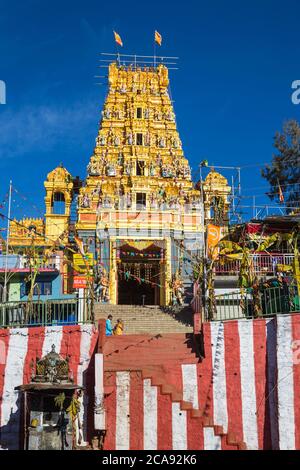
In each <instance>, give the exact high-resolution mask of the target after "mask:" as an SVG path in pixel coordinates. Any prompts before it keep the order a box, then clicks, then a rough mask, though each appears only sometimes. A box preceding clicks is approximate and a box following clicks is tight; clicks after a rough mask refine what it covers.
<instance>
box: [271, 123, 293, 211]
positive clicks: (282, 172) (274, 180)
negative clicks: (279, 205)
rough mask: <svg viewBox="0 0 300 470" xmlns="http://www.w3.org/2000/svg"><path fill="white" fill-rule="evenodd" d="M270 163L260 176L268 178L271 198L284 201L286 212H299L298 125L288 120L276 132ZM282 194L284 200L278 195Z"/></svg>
mask: <svg viewBox="0 0 300 470" xmlns="http://www.w3.org/2000/svg"><path fill="white" fill-rule="evenodd" d="M274 147H275V148H276V150H277V152H278V153H277V154H273V158H272V163H271V165H266V167H265V168H264V169H263V170H262V176H263V177H264V178H266V179H267V180H268V182H269V183H270V186H271V191H270V192H269V193H268V196H269V197H270V199H271V200H275V201H276V200H277V201H279V202H284V204H285V207H286V212H287V213H291V212H299V209H300V125H299V123H298V122H297V121H295V120H289V121H287V122H285V123H284V125H283V132H282V133H280V132H276V134H275V137H274ZM280 191H282V193H283V194H284V201H283V199H282V197H280ZM280 199H281V200H280Z"/></svg>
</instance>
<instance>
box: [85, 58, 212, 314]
mask: <svg viewBox="0 0 300 470" xmlns="http://www.w3.org/2000/svg"><path fill="white" fill-rule="evenodd" d="M108 80H109V90H108V94H107V97H106V100H105V103H104V108H103V111H102V119H101V123H100V128H99V132H98V135H97V138H96V145H95V149H94V153H93V155H92V156H91V158H90V161H89V164H88V166H87V173H88V175H87V179H86V182H85V184H84V185H83V187H82V188H81V190H80V194H79V197H78V222H77V226H76V228H77V232H78V235H79V237H80V238H81V239H83V240H84V243H85V245H86V246H87V248H88V250H89V251H90V252H92V253H93V254H94V256H95V259H96V260H97V267H98V268H97V269H98V272H99V275H100V278H101V279H104V284H105V283H106V288H105V295H104V297H103V298H102V300H104V301H109V302H110V303H112V304H142V303H145V304H147V305H151V304H152V305H161V306H164V305H169V304H170V303H172V292H173V293H174V285H175V286H176V285H177V294H176V296H177V300H178V299H179V302H184V301H185V299H186V300H188V299H187V297H188V296H189V295H191V291H192V284H193V272H192V265H191V262H190V259H188V257H187V253H188V254H189V256H190V257H193V255H194V254H197V253H199V252H200V251H201V250H202V248H203V233H204V226H203V215H202V210H201V207H202V206H201V202H200V191H198V190H196V189H194V187H193V183H192V180H191V169H190V166H189V163H188V160H187V158H185V156H184V152H183V148H182V143H181V140H180V137H179V134H178V130H177V126H176V118H175V113H174V110H173V105H172V100H171V99H170V95H169V92H168V85H169V78H168V69H167V68H166V67H165V66H164V65H158V66H157V67H155V68H140V67H134V68H133V67H130V66H128V67H125V66H120V65H119V64H117V63H111V64H110V65H109V75H108ZM175 291H176V288H175Z"/></svg>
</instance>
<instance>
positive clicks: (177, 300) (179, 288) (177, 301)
mask: <svg viewBox="0 0 300 470" xmlns="http://www.w3.org/2000/svg"><path fill="white" fill-rule="evenodd" d="M172 294H173V295H172V303H173V305H183V294H184V287H183V283H182V281H181V279H180V276H179V271H178V270H177V271H176V273H175V274H174V277H173V282H172Z"/></svg>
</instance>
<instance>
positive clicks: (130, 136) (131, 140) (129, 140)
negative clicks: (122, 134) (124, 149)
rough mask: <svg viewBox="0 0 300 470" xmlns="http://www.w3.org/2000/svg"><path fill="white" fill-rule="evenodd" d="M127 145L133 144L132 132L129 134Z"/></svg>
mask: <svg viewBox="0 0 300 470" xmlns="http://www.w3.org/2000/svg"><path fill="white" fill-rule="evenodd" d="M127 143H128V145H132V144H133V135H132V132H129V133H128V134H127Z"/></svg>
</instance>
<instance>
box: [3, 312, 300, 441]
mask: <svg viewBox="0 0 300 470" xmlns="http://www.w3.org/2000/svg"><path fill="white" fill-rule="evenodd" d="M203 331H204V350H205V358H204V359H203V361H202V362H200V363H199V362H198V361H197V360H196V358H195V354H194V353H193V352H192V351H190V350H189V349H188V347H187V346H186V352H185V353H184V357H185V359H184V360H183V359H182V357H181V356H180V357H179V358H178V360H177V359H176V357H175V356H174V354H173V353H171V352H170V351H171V350H170V348H167V347H166V348H164V347H161V348H160V349H159V350H157V347H159V346H156V344H157V345H159V341H160V340H159V339H158V340H156V341H157V343H155V341H149V342H145V341H143V344H146V347H148V344H149V353H147V354H146V355H145V356H141V354H140V348H141V343H140V344H139V345H137V341H138V340H139V341H141V340H142V339H143V338H140V337H139V338H138V337H135V336H132V337H131V338H129V337H126V336H124V338H122V337H121V338H119V341H121V342H122V341H126V350H125V348H124V351H123V350H121V355H120V353H119V354H118V358H119V359H118V358H117V359H116V362H114V367H113V368H112V364H113V361H114V355H116V354H117V352H120V348H118V351H117V352H116V351H111V352H109V353H106V352H105V349H104V369H105V372H104V374H105V377H104V379H105V381H104V385H105V387H106V392H108V394H107V396H106V399H105V407H106V423H107V426H108V433H107V439H106V442H105V447H106V448H107V449H114V448H116V447H117V448H120V449H121V448H122V449H143V448H145V449H150V448H153V449H159V450H160V449H197V448H212V447H214V446H216V448H226V446H225V443H224V442H223V441H222V439H221V440H220V435H218V433H217V434H213V433H212V426H222V427H223V432H225V433H227V434H228V435H229V436H230V435H233V436H235V438H236V442H238V443H241V442H243V441H244V442H245V443H246V444H247V448H248V449H282V450H284V449H299V450H300V402H299V400H300V365H299V364H300V315H299V314H294V315H278V316H277V318H272V319H257V320H238V321H230V322H225V323H223V322H212V323H206V324H204V326H203ZM169 336H170V337H171V340H172V341H173V342H174V347H173V348H172V349H173V351H179V350H180V351H181V353H183V352H184V349H183V348H182V345H183V344H184V341H181V340H180V341H181V342H180V347H178V348H177V343H176V342H177V341H179V336H178V335H176V334H174V339H172V335H169ZM163 337H164V335H163ZM163 337H162V338H163ZM97 339H98V332H97V330H96V329H95V328H94V327H93V326H92V325H84V326H69V327H68V326H63V327H46V328H35V327H32V328H28V329H27V328H16V329H11V330H9V329H3V330H0V423H1V426H0V445H1V446H3V447H8V448H10V449H13V448H19V447H20V442H19V441H20V439H19V437H20V433H21V432H22V425H21V419H20V418H21V408H20V406H21V401H20V394H19V393H18V392H15V391H14V387H16V386H18V385H21V384H23V383H28V382H29V380H30V375H31V369H30V363H31V361H32V360H33V361H36V358H37V357H42V356H43V355H44V354H46V353H47V352H49V351H50V349H51V345H52V344H55V345H56V350H57V351H58V352H59V353H60V354H61V355H62V356H64V357H65V356H67V355H70V368H71V371H72V374H73V377H74V380H75V381H76V382H77V383H78V384H79V385H81V384H84V385H85V386H86V387H87V392H88V395H89V396H87V395H85V401H84V403H85V406H84V409H83V410H82V420H83V422H84V429H85V436H87V437H90V436H92V432H93V404H94V383H95V375H94V372H95V371H94V369H93V360H91V358H92V357H93V353H94V351H95V347H96V343H97ZM128 341H131V342H132V344H131V347H128ZM151 345H152V346H151ZM120 346H121V344H120ZM137 346H138V347H137ZM135 347H137V352H136V353H135ZM151 347H153V348H156V352H155V354H154V355H151V351H150V348H151ZM121 349H122V348H121ZM112 352H113V354H112ZM181 353H180V354H181ZM127 354H128V355H129V354H131V360H132V358H135V357H136V358H141V357H144V358H145V360H146V358H147V360H148V361H153V360H154V359H152V358H154V357H155V358H156V359H155V361H156V365H155V366H154V367H153V368H152V372H151V370H150V369H151V368H148V371H147V374H146V375H145V370H143V366H138V365H136V367H135V371H134V372H133V371H132V370H131V371H130V368H129V366H128V368H126V361H127V356H126V355H127ZM176 354H177V352H176ZM120 359H122V362H123V366H122V365H118V364H120ZM128 360H129V356H128ZM157 361H158V362H157ZM141 362H142V363H144V361H142V360H141ZM124 364H125V365H124ZM159 364H160V366H159ZM158 366H159V367H162V368H163V369H162V370H163V374H158V375H157V374H156V375H155V373H154V370H155V369H156V368H157V367H158ZM161 380H162V381H163V382H164V383H165V385H162V384H161V383H160V381H161ZM159 384H160V385H159ZM170 386H172V387H173V388H175V390H177V392H178V393H177V392H176V393H175V395H174V393H173V392H172V393H173V395H170V392H169V388H170ZM186 402H190V403H192V404H193V408H194V409H196V410H200V415H203V414H204V416H205V417H206V419H207V420H208V423H209V424H208V425H207V426H206V427H203V426H202V425H201V426H202V427H201V426H200V424H199V423H200V421H199V422H198V421H197V420H195V419H194V418H193V419H192V414H191V413H192V411H191V410H189V409H188V408H189V407H187V406H186ZM199 426H200V427H199ZM87 437H85V439H86V438H87ZM116 439H117V441H116ZM205 442H206V444H205ZM197 446H198V447H197Z"/></svg>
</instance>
